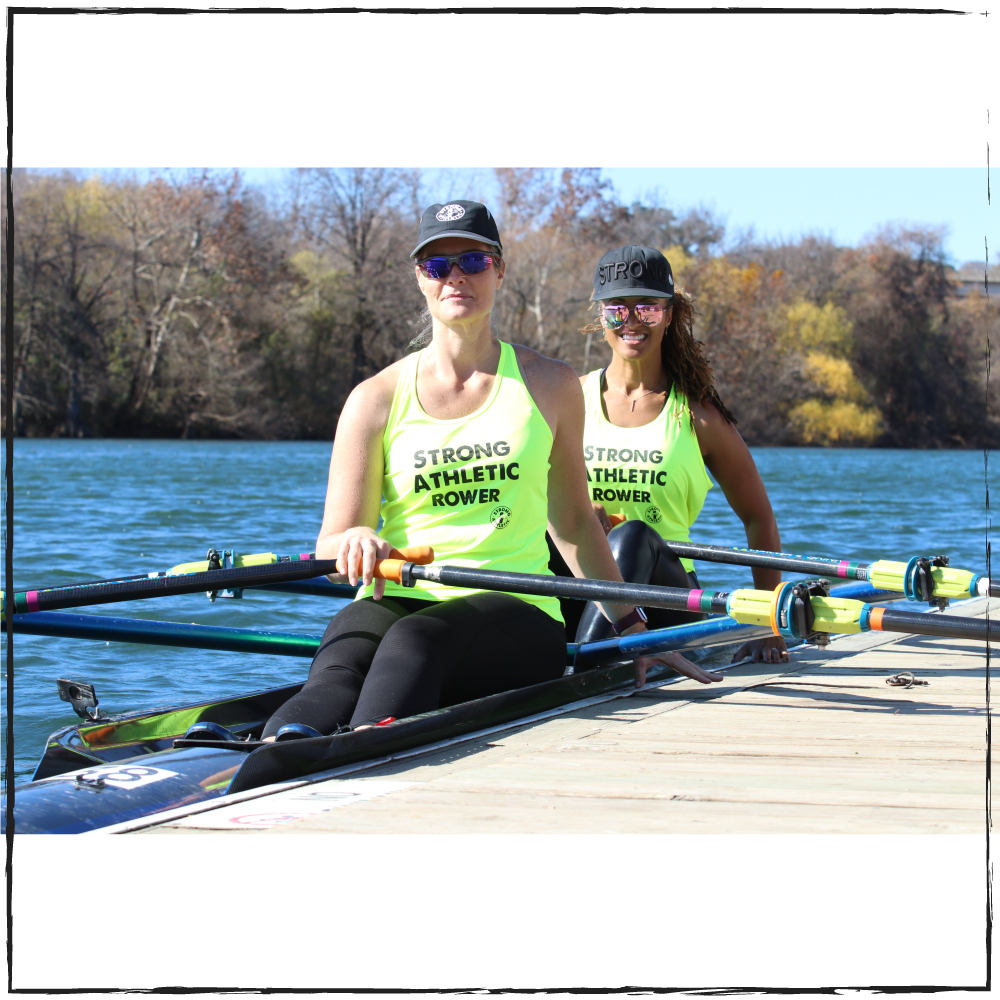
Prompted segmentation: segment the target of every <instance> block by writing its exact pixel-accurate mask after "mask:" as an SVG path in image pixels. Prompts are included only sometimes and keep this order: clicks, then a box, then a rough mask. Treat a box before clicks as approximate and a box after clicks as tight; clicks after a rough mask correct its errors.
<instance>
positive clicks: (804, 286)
mask: <svg viewBox="0 0 1000 1000" xmlns="http://www.w3.org/2000/svg"><path fill="white" fill-rule="evenodd" d="M12 186H13V206H12V207H13V214H14V231H13V236H14V243H13V245H14V254H13V257H12V258H11V259H10V260H8V259H7V257H6V240H5V242H4V247H5V256H4V261H3V263H4V267H5V268H8V267H9V268H12V272H13V280H14V299H13V306H14V340H15V350H14V355H13V356H12V357H10V358H7V357H5V358H4V364H5V365H9V366H11V367H10V372H11V376H12V377H11V380H10V382H11V392H12V395H13V400H12V402H13V410H14V421H15V428H14V429H15V433H16V434H18V435H26V436H71V437H80V436H88V435H95V436H150V437H152V436H156V437H244V438H304V439H329V438H331V437H332V436H333V432H334V429H335V427H336V421H337V416H338V414H339V412H340V409H341V407H342V405H343V402H344V400H345V398H346V397H347V394H348V393H349V392H350V391H351V389H352V388H353V386H355V385H356V384H357V383H358V382H360V381H361V380H363V379H365V378H367V377H369V376H370V375H372V374H373V373H374V372H376V371H378V370H379V369H380V368H382V367H384V366H385V365H387V364H390V363H391V362H393V361H395V360H396V359H398V358H400V357H401V356H402V355H403V354H405V353H406V352H407V351H408V350H413V349H415V348H414V339H415V337H417V335H418V333H419V332H420V330H421V326H422V324H423V322H424V320H422V318H421V310H422V307H423V300H422V297H421V296H420V294H419V292H418V290H417V286H416V282H415V280H414V278H413V265H412V262H411V261H409V259H408V255H409V252H410V250H411V249H412V247H413V246H414V245H415V242H416V230H417V222H418V220H419V217H420V212H421V210H422V208H423V207H424V206H425V205H426V204H428V203H430V202H431V201H434V200H447V199H448V197H469V198H477V199H479V200H484V201H486V202H487V204H489V205H490V206H491V208H492V209H493V211H494V214H495V215H496V216H497V220H498V223H499V225H500V231H501V236H502V239H503V241H504V250H505V257H506V258H507V276H506V279H505V281H504V287H503V291H502V294H501V296H500V301H499V304H498V314H499V315H498V327H499V330H500V335H501V336H502V337H503V339H505V340H511V341H515V342H518V343H522V344H526V345H528V346H530V347H533V348H535V349H537V350H539V351H541V352H542V353H544V354H546V355H549V356H550V357H554V358H559V359H562V360H564V361H566V362H568V363H569V364H571V365H573V366H574V367H575V368H576V369H577V371H579V372H581V373H583V372H585V371H589V370H592V369H593V368H595V367H598V366H601V365H603V364H606V363H607V362H608V360H609V351H608V348H607V346H606V345H605V344H604V343H603V341H602V340H600V339H599V335H596V336H595V335H594V334H593V333H591V334H583V333H581V332H580V331H581V330H582V329H583V328H584V327H586V326H587V325H588V323H589V321H590V320H591V319H592V317H593V312H592V305H591V302H590V291H591V282H592V277H593V272H594V268H595V266H596V263H597V260H598V258H599V257H600V256H601V255H602V254H603V253H604V252H605V251H606V250H608V249H611V248H612V247H615V246H620V245H623V244H626V243H639V244H644V245H648V246H655V247H658V248H660V249H662V250H663V251H664V252H665V253H666V255H667V257H668V259H669V260H670V262H671V265H672V266H673V269H674V273H675V278H676V281H677V284H678V285H679V286H680V287H681V288H683V289H684V290H685V291H687V292H688V293H690V294H691V295H692V296H693V297H694V301H695V307H696V310H697V324H696V335H697V336H698V338H699V339H700V340H701V341H702V342H703V343H704V344H705V347H706V350H707V352H708V355H709V357H710V359H711V361H712V363H713V365H714V368H715V373H716V377H717V380H718V384H719V390H720V394H721V396H722V398H723V400H724V401H725V402H726V404H727V405H728V406H729V408H730V409H731V410H732V411H733V412H734V413H735V415H736V416H737V418H738V420H739V427H740V430H741V431H742V433H743V435H744V437H745V438H746V439H747V441H748V442H749V443H751V444H820V445H881V446H896V447H918V448H921V447H973V446H975V447H984V446H995V444H996V442H997V440H998V438H1000V434H998V429H1000V413H998V409H997V405H996V404H995V403H993V402H992V401H991V402H990V403H989V405H987V399H986V365H987V337H988V334H990V333H992V334H993V337H994V338H996V335H997V332H998V324H997V318H998V306H997V300H996V299H995V298H993V299H988V298H987V297H986V296H984V295H982V294H978V293H972V294H969V295H966V296H960V295H958V294H957V292H956V286H955V284H954V283H953V281H952V280H951V279H950V277H949V274H950V270H951V269H950V268H949V267H948V265H947V262H946V258H945V255H944V252H943V248H942V243H941V234H940V232H939V231H934V230H919V231H910V230H903V229H885V230H883V231H881V232H880V233H879V234H878V235H877V236H875V237H874V238H872V239H871V240H869V241H868V242H866V243H865V244H864V245H862V246H858V247H839V246H836V245H835V244H834V243H833V242H831V241H830V240H828V239H824V238H820V237H816V236H807V237H803V238H801V239H799V240H797V241H795V242H785V243H774V242H770V243H761V242H754V241H752V240H750V239H743V240H742V241H739V242H736V243H731V244H730V245H728V246H727V245H726V243H725V235H726V234H725V230H724V227H723V225H722V224H721V223H720V222H719V221H718V220H717V219H716V218H714V217H713V216H712V214H711V213H709V212H706V211H704V210H699V209H696V210H691V211H688V212H685V213H678V212H675V211H673V210H672V209H670V208H668V207H666V206H664V205H661V204H656V203H652V204H644V203H633V204H624V203H622V202H621V201H620V200H619V199H617V198H616V197H615V195H614V192H613V191H612V190H611V188H610V187H609V185H608V184H607V183H606V182H605V181H603V180H602V179H601V177H600V173H599V171H597V170H594V169H573V170H564V171H562V172H561V173H553V172H551V171H546V170H539V169H530V168H525V169H498V170H496V171H495V176H494V190H493V191H492V193H491V194H490V195H488V196H482V195H480V194H478V193H477V192H475V191H468V190H462V191H451V192H446V193H445V194H444V195H443V196H442V195H441V194H440V193H438V194H434V193H433V192H428V190H427V184H426V179H425V178H424V177H423V176H422V175H421V173H420V172H419V171H412V170H411V171H404V170H389V169H367V168H366V169H352V170H324V169H309V170H300V171H296V172H295V173H294V174H293V175H292V176H291V178H290V179H289V181H288V183H287V184H286V185H285V186H284V187H283V188H282V189H281V190H280V191H268V192H265V191H263V190H261V189H259V188H255V187H254V186H252V185H248V184H247V183H245V181H244V180H243V179H242V178H241V176H240V175H239V173H238V172H232V173H228V174H220V173H217V172H216V173H213V172H204V173H202V174H190V173H189V174H186V175H184V176H183V177H180V178H177V177H170V176H167V175H165V176H157V177H154V178H153V179H152V180H149V181H145V182H139V181H138V180H136V179H135V178H132V177H117V178H108V177H105V178H101V177H97V176H94V177H82V176H79V175H76V174H73V173H70V172H67V173H64V174H61V175H56V174H51V173H41V172H32V171H23V170H22V171H15V173H14V176H13V177H12ZM4 209H5V211H4V226H6V225H7V212H6V204H5V205H4ZM4 321H5V322H6V317H5V319H4ZM993 395H994V396H995V394H993Z"/></svg>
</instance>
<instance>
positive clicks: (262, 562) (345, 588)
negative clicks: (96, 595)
mask: <svg viewBox="0 0 1000 1000" xmlns="http://www.w3.org/2000/svg"><path fill="white" fill-rule="evenodd" d="M226 554H227V555H228V554H229V553H228V552H227V553H226ZM232 560H233V562H232V567H230V566H226V567H225V568H227V569H229V568H240V567H243V566H267V565H270V564H272V563H287V562H293V563H294V562H303V561H311V563H312V568H313V571H314V572H319V571H318V570H316V568H315V560H316V555H315V553H312V552H302V553H299V554H298V555H288V556H283V555H278V554H277V553H274V552H255V553H252V554H250V555H243V556H241V555H234V556H232ZM212 568H221V567H213V566H212V564H211V563H210V562H209V561H208V560H207V559H203V560H201V561H200V562H188V563H180V564H179V565H177V566H172V567H171V568H170V569H167V570H157V571H153V572H151V573H134V574H132V575H131V576H116V577H111V578H109V579H102V580H87V581H84V582H82V583H62V584H57V585H55V586H52V587H34V588H32V589H33V590H34V591H36V592H38V593H41V592H42V591H50V590H60V591H66V590H74V589H77V588H80V587H98V586H101V585H103V584H109V583H132V582H133V581H135V580H155V579H158V578H163V577H168V576H184V575H190V574H191V573H205V572H207V571H208V570H210V569H212ZM258 587H259V589H261V590H280V591H290V592H292V593H299V594H302V593H306V594H319V595H322V596H324V597H326V596H333V597H353V596H354V594H355V593H356V592H357V589H358V588H357V587H351V586H350V585H349V584H342V583H331V582H330V581H329V580H327V579H326V578H325V577H323V576H319V577H317V578H316V579H313V578H311V577H307V578H306V579H304V580H303V579H297V580H295V581H292V582H291V583H273V584H260V585H258ZM28 592H29V591H28V590H25V593H28Z"/></svg>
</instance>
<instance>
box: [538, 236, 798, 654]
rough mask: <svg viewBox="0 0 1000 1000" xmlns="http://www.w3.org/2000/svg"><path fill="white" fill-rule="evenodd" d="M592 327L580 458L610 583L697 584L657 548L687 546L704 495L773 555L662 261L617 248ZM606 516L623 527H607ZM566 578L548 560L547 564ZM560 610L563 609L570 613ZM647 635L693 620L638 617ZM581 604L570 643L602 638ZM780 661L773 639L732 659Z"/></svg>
mask: <svg viewBox="0 0 1000 1000" xmlns="http://www.w3.org/2000/svg"><path fill="white" fill-rule="evenodd" d="M593 299H594V303H595V308H596V310H597V313H598V323H597V324H594V325H591V326H588V327H586V328H585V330H584V332H603V333H604V335H605V338H606V339H607V342H608V344H609V345H610V347H611V350H612V358H611V363H610V364H609V365H608V366H607V367H606V368H604V369H602V370H600V371H594V372H591V373H590V374H589V375H585V376H584V377H583V378H582V379H581V381H582V383H583V392H584V398H585V401H586V414H587V415H586V428H585V430H584V460H585V462H586V465H587V479H588V480H589V482H588V487H589V489H590V494H591V501H592V503H593V506H594V510H595V512H596V513H597V516H598V518H599V519H600V522H601V524H602V525H603V527H604V530H605V531H606V532H608V541H609V543H610V545H611V550H612V552H613V553H614V555H615V559H616V561H617V563H618V568H619V569H620V570H621V573H622V576H623V577H624V578H625V579H626V580H628V581H629V582H632V583H654V584H659V585H661V586H668V587H695V588H696V587H697V586H698V580H697V578H696V577H695V575H694V572H693V570H694V564H693V563H692V562H691V561H690V560H687V559H678V557H677V556H676V555H675V554H674V553H673V552H672V551H671V550H670V547H669V545H667V541H668V540H671V539H673V540H675V541H687V540H688V539H689V538H690V534H689V531H690V527H691V525H692V524H693V523H694V521H695V518H697V516H698V514H699V512H700V511H701V508H702V505H703V504H704V502H705V494H706V493H707V492H708V490H709V489H711V487H712V482H711V480H710V479H709V477H708V473H707V472H706V468H707V469H708V470H710V471H711V473H712V475H713V476H714V477H715V479H716V481H717V482H718V484H719V486H720V487H722V491H723V493H725V495H726V499H727V500H728V501H729V504H730V506H731V507H732V508H733V510H734V511H735V512H736V514H737V515H738V516H739V518H740V520H742V521H743V524H744V526H745V528H746V536H747V544H748V545H749V547H750V548H755V549H768V550H771V551H776V552H779V551H781V541H780V538H779V536H778V526H777V523H776V522H775V519H774V513H773V511H772V510H771V503H770V501H769V500H768V497H767V491H766V490H765V488H764V483H763V482H762V481H761V478H760V474H759V473H758V471H757V466H756V465H755V464H754V460H753V458H752V456H751V455H750V452H749V450H748V449H747V446H746V444H744V442H743V438H742V437H741V436H740V434H739V432H738V431H737V430H736V420H735V418H734V417H733V415H732V414H731V413H730V412H729V410H728V409H726V406H725V404H724V403H723V402H722V400H721V399H720V398H719V394H718V392H717V391H716V389H715V385H714V383H713V377H712V368H711V366H710V365H709V363H708V361H707V359H706V358H705V354H704V351H703V349H702V346H701V344H700V343H699V342H698V341H697V340H695V339H694V335H693V332H692V327H693V320H694V309H693V307H692V303H691V299H690V298H689V297H688V296H687V295H685V294H684V293H683V292H682V291H679V290H676V289H675V288H674V279H673V274H672V272H671V269H670V264H669V262H668V261H667V259H666V257H664V256H663V254H661V253H660V252H659V251H658V250H654V249H653V248H652V247H640V246H627V247H619V248H618V249H616V250H611V251H609V252H608V253H606V254H605V255H604V256H603V257H602V258H601V260H600V262H599V263H598V265H597V270H596V271H595V273H594V295H593ZM609 515H615V519H616V520H618V519H619V518H622V517H624V518H625V520H624V521H623V522H622V523H620V524H618V525H617V526H616V527H612V523H611V519H610V516H609ZM552 568H553V569H554V570H555V571H556V572H562V573H566V570H565V569H564V568H562V567H561V566H560V565H559V564H558V559H557V558H556V556H555V554H554V556H553V567H552ZM753 578H754V584H755V585H756V586H757V587H758V588H760V589H761V590H772V589H773V588H774V587H775V586H777V584H778V583H779V582H780V581H781V573H780V572H779V571H777V570H769V569H754V571H753ZM571 610H572V609H571V608H569V606H568V602H564V612H571ZM647 614H648V618H649V624H650V627H655V628H665V627H667V626H670V625H677V624H681V623H683V622H686V621H692V620H696V619H697V618H700V617H701V615H699V614H695V613H685V612H677V611H663V610H658V609H655V608H650V609H648V611H647ZM604 623H605V619H604V618H603V617H602V616H601V615H600V614H599V612H598V610H597V608H596V607H595V606H594V605H592V604H588V605H587V606H586V608H585V610H584V611H583V614H582V617H581V620H580V623H579V626H578V628H577V629H576V639H577V641H579V642H590V641H593V640H595V639H603V638H606V637H607V636H608V635H609V634H610V631H609V629H608V628H605V624H604ZM746 654H749V655H751V656H752V657H753V659H754V660H758V659H762V660H764V661H767V662H771V661H774V662H777V661H779V660H787V659H788V653H787V651H786V649H785V643H784V641H783V640H782V639H780V638H778V637H773V638H766V639H758V640H755V641H754V642H751V643H747V644H746V645H744V646H743V647H741V648H740V650H739V651H738V652H737V654H736V656H735V657H734V660H735V659H739V658H741V657H742V656H743V655H746Z"/></svg>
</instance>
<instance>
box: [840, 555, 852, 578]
mask: <svg viewBox="0 0 1000 1000" xmlns="http://www.w3.org/2000/svg"><path fill="white" fill-rule="evenodd" d="M850 565H851V564H850V561H849V560H847V559H841V560H840V562H839V563H838V564H837V576H840V577H846V576H847V569H848V567H849V566H850Z"/></svg>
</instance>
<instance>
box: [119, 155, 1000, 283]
mask: <svg viewBox="0 0 1000 1000" xmlns="http://www.w3.org/2000/svg"><path fill="white" fill-rule="evenodd" d="M137 172H138V173H140V174H143V173H145V171H137ZM287 173H288V170H287V169H283V168H253V167H251V168H243V174H244V176H245V177H246V179H247V180H248V181H249V182H251V183H254V184H260V185H262V186H264V187H269V186H271V185H276V184H280V183H281V181H282V180H283V178H284V177H285V175H286V174H287ZM603 173H604V176H605V177H607V178H608V179H609V180H610V181H611V183H612V184H613V186H614V188H615V190H616V192H617V193H618V196H619V197H620V198H622V199H623V200H625V201H626V202H632V201H634V200H642V201H645V202H647V203H648V202H649V201H650V200H651V199H652V198H657V199H658V200H659V202H660V204H663V205H666V206H668V207H669V208H672V209H674V211H683V210H685V209H687V208H691V207H695V206H699V205H701V206H704V207H706V208H709V209H711V210H712V211H713V212H714V213H715V214H716V215H717V216H719V217H720V218H721V219H722V220H723V221H724V222H725V224H726V233H727V241H731V240H733V239H735V238H736V237H737V236H738V235H739V234H740V233H741V232H745V231H747V230H749V229H751V228H752V229H753V231H754V233H755V235H756V237H757V238H758V239H780V238H785V239H795V238H797V237H799V236H801V235H802V234H804V233H819V234H824V235H827V236H830V237H832V238H833V239H834V241H835V242H837V243H838V244H840V245H841V246H854V245H857V243H858V242H859V241H861V240H862V239H864V238H865V237H866V236H867V235H870V234H872V233H874V232H875V231H876V230H877V229H878V228H879V227H880V226H883V225H886V224H891V223H896V224H904V225H909V226H942V227H944V229H945V240H944V245H945V250H946V252H947V253H948V256H949V259H950V261H951V263H953V264H955V265H958V264H961V263H962V262H964V261H972V260H977V261H980V260H983V259H984V256H985V249H984V237H986V235H987V233H988V231H989V230H988V226H989V225H992V227H993V231H992V233H991V235H992V239H991V245H992V247H993V249H992V250H991V252H990V259H991V260H993V261H996V259H997V248H998V247H1000V232H998V227H997V224H996V222H995V221H992V220H993V219H995V218H996V215H997V208H996V207H994V208H992V209H989V208H988V207H987V202H986V170H985V169H979V168H957V167H954V168H944V167H942V168H930V167H926V168H925V167H918V168H894V167H881V168H879V167H875V168H861V167H859V168H828V167H802V168H771V167H704V168H694V167H683V168H655V167H634V168H610V169H607V170H605V171H604V172H603ZM425 179H426V181H427V190H428V195H429V197H431V198H448V197H462V196H467V197H468V196H471V197H476V196H479V197H483V198H484V199H487V200H488V198H489V193H490V192H491V190H492V186H493V185H492V176H491V172H490V171H488V170H485V169H482V170H454V171H443V170H429V171H427V172H426V176H425Z"/></svg>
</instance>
